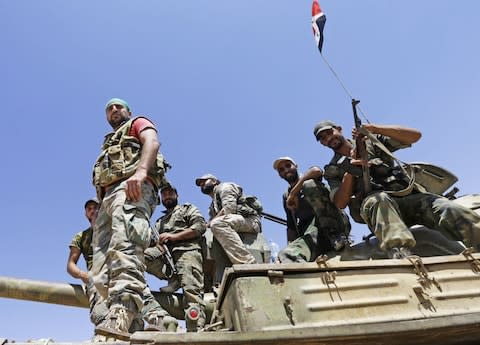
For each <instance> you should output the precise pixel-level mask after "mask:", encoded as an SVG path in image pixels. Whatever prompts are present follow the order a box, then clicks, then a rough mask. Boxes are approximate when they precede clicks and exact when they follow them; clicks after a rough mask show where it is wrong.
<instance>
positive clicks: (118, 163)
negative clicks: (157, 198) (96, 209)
mask: <svg viewBox="0 0 480 345" xmlns="http://www.w3.org/2000/svg"><path fill="white" fill-rule="evenodd" d="M136 119H137V118H134V119H131V120H129V121H127V122H126V123H124V124H123V125H122V126H120V127H119V128H118V129H117V130H116V131H115V132H112V133H109V134H107V135H106V136H105V140H104V142H103V146H102V151H101V153H100V155H99V156H98V158H97V160H96V162H95V165H94V167H93V185H94V186H95V188H96V189H97V196H98V197H99V199H100V200H101V197H102V196H103V193H102V188H103V187H106V186H110V185H113V184H114V183H117V182H120V181H123V180H125V179H127V178H129V177H130V176H132V175H133V174H135V171H136V170H137V167H138V164H139V162H140V157H141V151H142V145H141V142H140V140H139V139H138V138H136V137H134V136H131V135H129V133H130V129H131V127H132V124H133V122H134V121H135V120H136ZM167 165H168V164H167V163H166V162H165V160H164V158H163V156H162V154H161V153H160V152H159V153H158V154H157V159H156V160H155V162H154V164H153V165H152V167H151V168H150V169H149V170H148V177H149V179H150V180H151V181H152V182H153V183H154V184H155V187H156V188H157V189H160V188H162V187H163V186H164V185H167V184H168V182H167V180H166V178H165V172H166V169H167Z"/></svg>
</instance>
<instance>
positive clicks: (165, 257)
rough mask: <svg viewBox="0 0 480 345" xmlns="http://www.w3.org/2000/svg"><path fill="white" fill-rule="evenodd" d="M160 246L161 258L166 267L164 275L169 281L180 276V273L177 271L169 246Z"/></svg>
mask: <svg viewBox="0 0 480 345" xmlns="http://www.w3.org/2000/svg"><path fill="white" fill-rule="evenodd" d="M159 246H160V249H161V251H162V256H161V258H162V261H163V263H164V265H165V266H166V267H165V268H166V269H165V272H164V273H165V276H166V277H167V279H170V278H172V277H173V276H176V275H178V271H177V268H176V267H175V262H173V257H172V253H170V250H169V249H168V247H167V245H166V244H165V243H163V244H159Z"/></svg>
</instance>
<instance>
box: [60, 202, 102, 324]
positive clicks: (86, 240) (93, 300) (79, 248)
mask: <svg viewBox="0 0 480 345" xmlns="http://www.w3.org/2000/svg"><path fill="white" fill-rule="evenodd" d="M84 208H85V217H87V219H88V222H89V223H90V226H89V227H88V228H87V229H85V230H83V231H80V232H79V233H77V234H75V236H74V237H73V239H72V242H71V243H70V254H69V255H68V261H67V272H68V273H69V274H70V275H71V276H72V277H73V278H77V279H81V280H82V281H83V283H84V284H85V286H86V292H87V296H88V300H89V304H90V320H91V321H92V323H93V324H94V325H98V324H99V323H100V322H102V321H103V320H104V319H105V317H106V315H107V313H108V309H107V307H106V306H105V303H99V301H100V300H101V298H100V296H98V293H97V292H96V290H95V287H94V286H93V285H92V284H91V281H90V280H89V278H88V271H90V269H91V268H92V257H93V250H92V246H91V244H92V234H93V225H94V224H95V218H96V217H97V212H98V200H97V199H96V198H95V199H89V200H87V201H86V202H85V206H84ZM80 255H82V256H83V258H84V259H85V265H86V267H87V272H86V271H83V270H82V269H81V268H80V267H79V266H78V260H79V259H80Z"/></svg>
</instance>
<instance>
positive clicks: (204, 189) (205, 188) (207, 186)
mask: <svg viewBox="0 0 480 345" xmlns="http://www.w3.org/2000/svg"><path fill="white" fill-rule="evenodd" d="M213 188H215V185H214V184H204V185H203V186H202V187H201V190H202V193H203V194H207V195H210V194H211V193H212V192H213Z"/></svg>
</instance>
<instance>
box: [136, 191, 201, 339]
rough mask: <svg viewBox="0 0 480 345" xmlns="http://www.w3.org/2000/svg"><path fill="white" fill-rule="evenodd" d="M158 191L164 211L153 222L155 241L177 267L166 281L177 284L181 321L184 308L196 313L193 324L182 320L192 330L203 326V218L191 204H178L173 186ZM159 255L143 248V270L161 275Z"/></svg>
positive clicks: (186, 311) (162, 270)
mask: <svg viewBox="0 0 480 345" xmlns="http://www.w3.org/2000/svg"><path fill="white" fill-rule="evenodd" d="M160 194H161V199H162V204H163V206H165V208H166V210H165V211H164V212H165V215H164V216H162V217H160V218H159V219H158V220H157V222H156V224H155V227H156V229H157V231H158V233H159V234H160V236H159V243H160V244H164V245H166V246H167V248H168V249H169V251H170V253H171V255H172V258H173V262H174V264H175V268H176V269H177V272H178V275H177V276H173V277H172V278H171V279H173V280H174V281H170V284H171V285H174V286H176V287H175V288H172V290H175V289H176V288H178V287H181V288H182V290H183V308H184V311H185V320H189V317H188V311H189V310H190V309H192V308H195V309H196V310H197V312H198V313H199V318H198V321H197V322H196V323H189V322H187V323H186V325H187V331H188V332H195V331H197V329H200V328H203V326H204V325H205V302H204V300H203V292H204V290H203V266H202V265H203V260H202V252H201V245H200V241H201V238H202V235H203V234H204V233H205V229H206V223H205V219H204V218H203V216H202V214H201V213H200V210H199V209H198V208H197V207H195V206H194V205H192V204H189V203H185V204H182V205H179V204H178V194H177V190H176V189H175V187H173V186H167V187H164V188H163V189H162V190H161V192H160ZM160 248H161V247H160ZM162 255H163V253H162V250H161V249H159V247H154V248H149V249H147V250H146V251H145V258H146V264H147V272H148V273H150V274H153V275H155V276H157V277H158V278H160V279H162V278H164V276H165V272H166V271H167V270H168V269H169V268H168V267H165V264H164V262H163V261H162V260H161V256H162ZM167 275H168V274H167ZM175 283H177V284H175ZM172 292H173V291H172Z"/></svg>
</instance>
